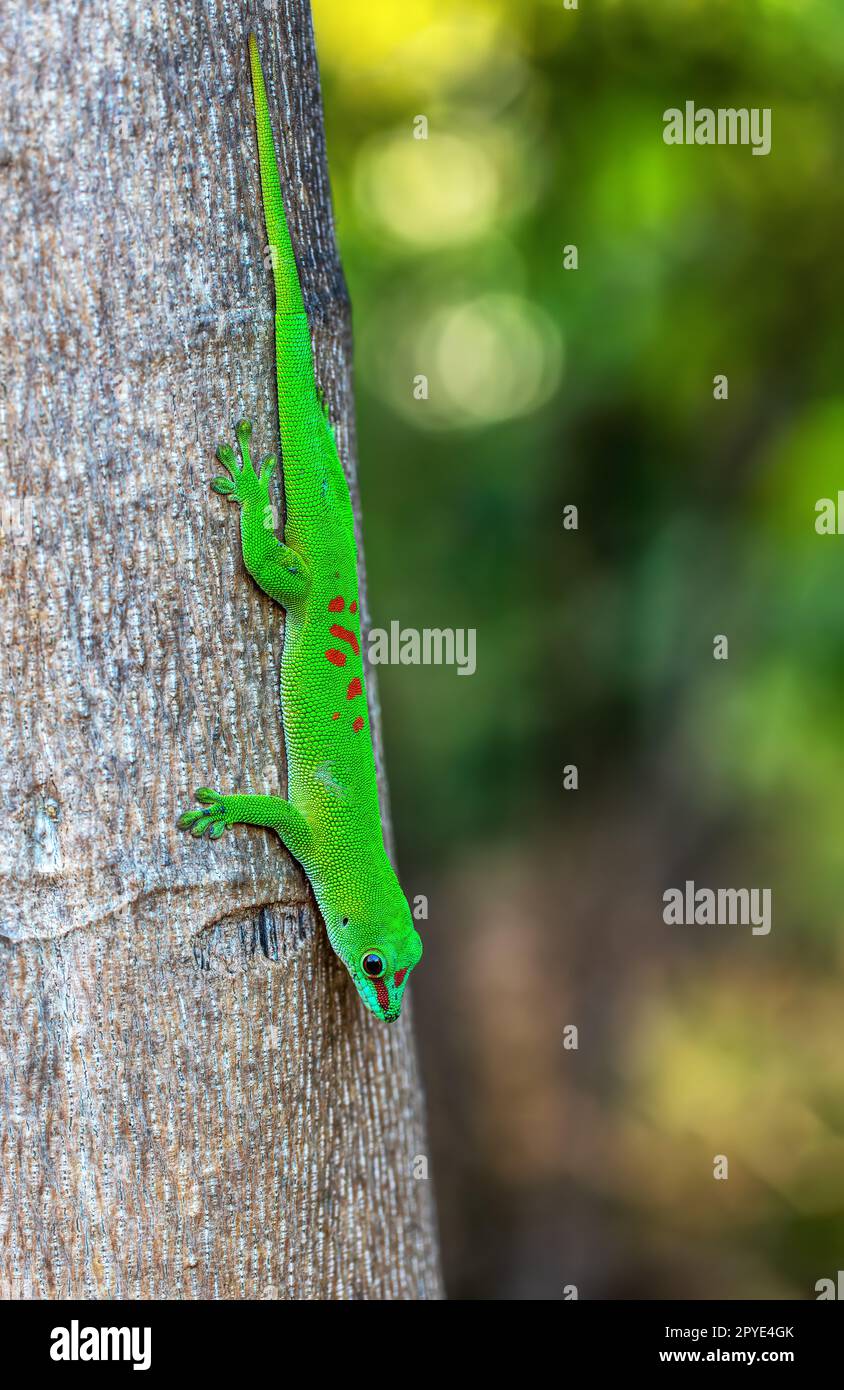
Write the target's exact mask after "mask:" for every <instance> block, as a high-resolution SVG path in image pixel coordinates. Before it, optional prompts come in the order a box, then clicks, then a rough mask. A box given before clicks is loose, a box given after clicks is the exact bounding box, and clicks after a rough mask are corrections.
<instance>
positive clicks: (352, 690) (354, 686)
mask: <svg viewBox="0 0 844 1390" xmlns="http://www.w3.org/2000/svg"><path fill="white" fill-rule="evenodd" d="M362 694H363V686H362V685H361V683H360V676H355V677H354V679H353V680H350V681H349V688H348V690H347V691H346V699H347V700H353V699H354V698H355V696H356V695H362Z"/></svg>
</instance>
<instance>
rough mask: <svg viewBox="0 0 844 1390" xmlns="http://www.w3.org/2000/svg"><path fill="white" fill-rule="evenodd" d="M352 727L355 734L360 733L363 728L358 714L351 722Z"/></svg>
mask: <svg viewBox="0 0 844 1390" xmlns="http://www.w3.org/2000/svg"><path fill="white" fill-rule="evenodd" d="M352 728H353V729H354V731H355V733H356V734H359V733H360V731H361V729H362V728H363V720H362V719H361V717H360V715H358V717H357V719H356V720H355V721H354V723H353V724H352Z"/></svg>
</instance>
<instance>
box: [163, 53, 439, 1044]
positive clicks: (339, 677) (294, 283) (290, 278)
mask: <svg viewBox="0 0 844 1390" xmlns="http://www.w3.org/2000/svg"><path fill="white" fill-rule="evenodd" d="M249 59H250V64H251V69H252V90H253V94H254V99H255V123H256V127H257V133H258V155H259V162H260V170H261V191H262V194H263V202H264V216H265V220H266V226H267V237H268V240H269V244H270V247H271V254H272V265H273V280H274V282H275V301H276V313H275V347H276V382H277V389H278V418H279V426H280V431H281V451H282V457H283V460H284V489H285V499H286V506H287V515H286V523H285V543H284V544H282V543H281V541H279V540H278V538H277V537H276V536H275V534H274V533H273V530H272V506H271V503H270V494H269V484H270V479H271V477H272V473H273V470H274V468H275V462H276V461H275V458H267V459H265V460H264V462H263V463H262V465H261V467H260V470H256V469H255V468H254V467H253V465H252V461H251V458H250V453H249V440H250V437H251V433H252V428H251V426H250V425H249V424H248V422H247V421H245V420H243V421H241V422H240V424H239V425H238V426H237V431H236V433H237V442H238V447H239V453H240V462H238V459H237V456H236V455H235V452H234V450H233V449H231V448H230V447H229V446H228V445H222V446H221V447H220V449H219V450H218V454H217V457H218V458H219V460H220V462H221V463H222V465H223V467H224V468H225V469H226V470H227V472H228V474H229V476H228V477H225V478H215V479H214V481H213V483H212V487H213V488H214V490H215V491H216V492H218V493H221V494H222V495H223V496H227V497H230V498H233V499H234V500H235V501H236V502H238V503H239V504H240V509H241V510H240V535H241V542H242V547H243V562H244V564H245V566H246V568H247V570H248V571H249V573H250V574H251V575H252V577H253V579H254V580H255V581H256V582H257V583H258V584H259V585H260V587H261V588H262V589H263V590H264V593H266V594H268V595H269V596H270V598H272V599H274V600H275V601H276V603H279V604H281V605H282V607H283V608H285V609H286V611H287V621H286V626H285V633H284V651H283V655H282V660H281V710H282V716H283V719H284V732H285V741H286V746H287V773H288V800H286V801H285V800H284V799H283V798H282V797H278V796H239V795H234V796H224V795H221V794H219V793H218V792H215V791H211V790H209V789H208V788H201V789H200V790H199V791H198V792H197V793H196V799H197V801H198V802H199V803H200V805H201V807H202V808H203V809H201V810H192V811H186V812H185V814H184V815H182V816H180V818H179V822H178V824H179V827H180V828H181V829H183V830H190V832H191V834H192V835H195V836H201V835H204V834H205V833H206V831H207V832H208V834H209V836H210V838H212V839H217V838H219V836H220V835H222V834H223V832H224V831H225V829H226V827H227V826H229V825H260V826H266V827H267V828H268V829H271V830H274V831H276V833H277V834H278V835H279V836H280V837H281V839H282V841H283V842H284V844H285V845H286V846H287V848H288V850H289V851H290V853H291V854H292V855H294V856H295V858H296V859H298V860H299V862H300V864H301V865H302V866H303V868H304V869H305V872H306V873H307V875H308V878H309V879H310V881H311V885H312V887H313V890H314V894H315V896H316V900H317V902H318V903H319V907H320V911H321V912H322V915H323V917H324V919H325V925H326V928H327V930H328V937H329V940H330V942H331V945H332V946H333V948H334V950H335V951H336V953H337V955H338V956H339V957H340V959H341V960H342V962H343V964H344V965H345V966H346V969H347V970H348V971H349V974H350V975H351V977H352V979H353V980H354V982H355V985H356V987H357V989H358V992H359V994H360V996H361V998H362V999H363V1002H364V1003H365V1004H366V1006H367V1008H368V1009H370V1010H371V1011H372V1013H374V1014H375V1016H376V1017H377V1018H380V1019H385V1020H386V1021H387V1022H392V1021H393V1020H394V1019H396V1018H397V1017H398V1015H399V1010H400V1009H401V1002H402V996H403V994H404V990H405V988H406V986H407V981H408V977H409V975H410V972H411V970H412V969H413V967H414V966H415V965H416V964H417V962H418V961H419V958H420V956H421V954H422V942H421V940H420V938H419V935H418V933H417V932H416V930H415V928H414V925H413V918H412V916H411V912H410V908H409V907H408V904H407V900H406V898H405V896H404V894H403V893H402V891H401V888H400V886H399V883H398V880H397V878H396V875H395V873H394V872H393V869H392V866H391V864H390V861H389V859H388V858H387V854H386V851H385V849H384V837H383V832H382V828H381V815H380V810H379V806H378V792H377V785H376V780H375V758H374V756H373V752H372V738H371V731H370V727H369V717H368V713H367V701H366V684H365V680H364V670H363V662H362V659H361V650H360V649H361V632H360V609H359V604H358V584H357V549H356V546H355V537H354V525H353V519H352V504H351V499H350V497H349V488H348V484H347V483H346V478H345V475H344V473H343V469H342V466H341V464H340V460H339V458H338V455H337V446H336V443H335V440H334V434H333V431H332V429H331V426H330V424H329V423H328V419H327V416H326V412H325V410H324V408H323V405H322V403H321V401H320V398H319V396H318V393H317V388H316V380H315V377H314V364H313V354H312V350H311V335H310V329H309V327H308V319H307V315H306V313H305V306H304V301H303V299H302V290H301V287H300V284H299V276H298V272H297V269H296V261H295V258H294V255H293V247H292V244H291V241H290V233H289V231H288V227H287V219H286V217H285V212H284V203H283V201H282V197H281V185H280V181H279V174H278V165H277V163H276V155H275V147H274V145H273V136H272V127H271V125H270V116H269V109H268V105H267V94H266V89H265V86H264V77H263V73H262V71H261V61H260V58H259V56H258V45H257V43H256V41H255V36H254V34H250V36H249ZM373 957H376V958H377V960H374V959H372V958H373ZM364 960H366V961H367V967H368V968H367V970H365V969H364V964H363V962H364ZM380 965H383V971H382V973H380V974H379V975H378V977H377V978H376V977H374V976H373V975H371V974H370V973H369V972H371V971H372V970H374V969H378V968H380Z"/></svg>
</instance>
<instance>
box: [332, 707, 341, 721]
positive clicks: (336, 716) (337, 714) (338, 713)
mask: <svg viewBox="0 0 844 1390" xmlns="http://www.w3.org/2000/svg"><path fill="white" fill-rule="evenodd" d="M331 718H332V719H339V718H340V711H339V709H338V711H337V713H336V714H332V716H331Z"/></svg>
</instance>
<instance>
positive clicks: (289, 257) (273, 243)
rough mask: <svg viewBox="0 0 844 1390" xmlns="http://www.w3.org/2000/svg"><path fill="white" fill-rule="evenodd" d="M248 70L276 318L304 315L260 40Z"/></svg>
mask: <svg viewBox="0 0 844 1390" xmlns="http://www.w3.org/2000/svg"><path fill="white" fill-rule="evenodd" d="M249 66H250V68H251V70H252V95H253V99H254V102H255V127H256V130H257V133H258V162H259V165H260V170H261V195H262V198H263V202H264V221H265V222H266V225H267V240H268V242H269V245H270V256H271V259H272V271H273V281H274V283H275V311H276V314H301V313H304V310H305V302H304V300H303V298H302V287H301V285H300V283H299V272H298V270H297V268H296V257H295V256H294V254H293V243H292V242H291V240H290V229H289V227H288V225H287V217H286V215H285V211H284V200H283V198H282V196H281V181H280V179H279V174H278V161H277V159H276V152H275V145H274V143H273V130H272V125H271V123H270V108H269V103H268V102H267V89H266V86H265V85H264V73H263V70H262V68H261V58H260V54H259V53H258V40H257V39H256V38H255V35H254V34H250V35H249Z"/></svg>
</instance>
